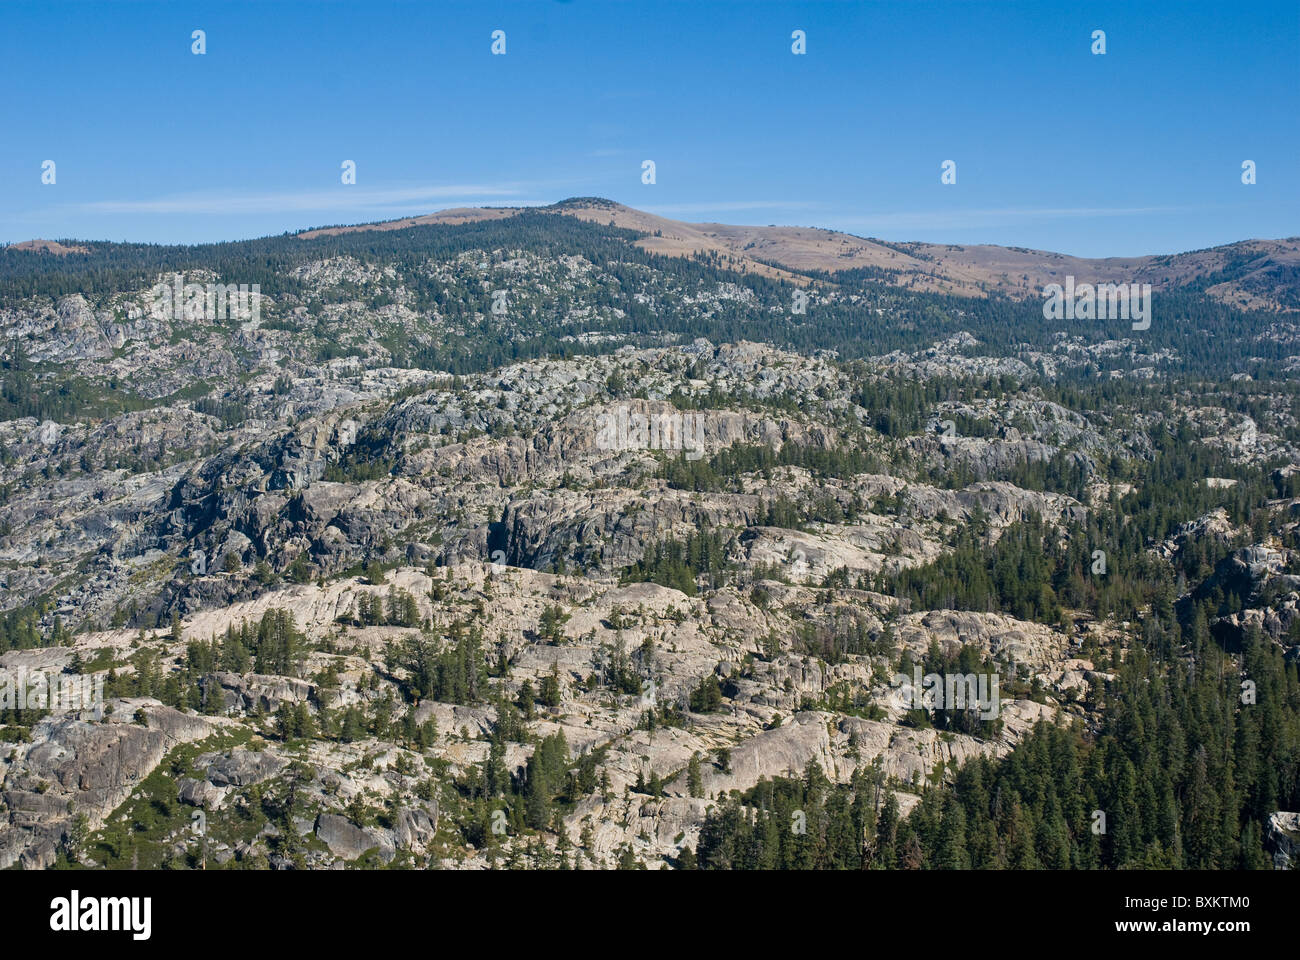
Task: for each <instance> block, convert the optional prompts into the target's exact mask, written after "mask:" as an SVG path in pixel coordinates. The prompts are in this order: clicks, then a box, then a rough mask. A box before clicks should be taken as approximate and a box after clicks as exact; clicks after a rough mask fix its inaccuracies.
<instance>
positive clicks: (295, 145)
mask: <svg viewBox="0 0 1300 960" xmlns="http://www.w3.org/2000/svg"><path fill="white" fill-rule="evenodd" d="M195 29H203V30H205V31H206V35H207V53H206V54H205V55H203V56H195V55H193V54H192V53H191V52H190V47H191V39H190V36H191V32H192V31H193V30H195ZM496 29H501V30H505V31H506V44H507V47H506V49H507V53H506V55H505V56H493V55H492V54H491V52H490V46H491V36H490V35H491V33H492V31H493V30H496ZM795 29H802V30H804V31H806V33H807V54H806V55H804V56H795V55H793V54H792V53H791V50H790V47H791V39H790V34H791V32H792V31H793V30H795ZM1094 29H1103V30H1105V31H1106V41H1107V52H1106V54H1105V55H1104V56H1094V55H1092V53H1091V52H1090V45H1091V39H1090V35H1091V33H1092V31H1093V30H1094ZM0 63H3V64H4V69H3V75H4V82H5V88H6V89H5V93H4V96H3V98H0V131H3V133H2V134H0V136H2V137H3V141H4V146H3V149H2V150H0V241H6V242H9V241H16V240H25V239H29V238H32V237H47V238H56V237H57V238H66V237H75V238H86V239H106V240H145V241H158V242H201V241H205V240H224V239H236V238H243V237H254V236H261V235H266V234H272V233H280V232H283V231H285V230H296V229H300V228H305V227H309V226H319V225H324V224H333V223H356V222H363V221H370V220H378V219H389V218H393V217H399V216H407V215H412V214H419V213H427V212H430V211H432V210H437V209H442V208H445V207H452V206H465V205H480V204H490V205H521V204H530V203H549V202H552V201H555V200H558V199H562V198H564V197H568V196H592V195H595V196H604V197H609V198H611V199H614V200H618V201H620V202H622V203H627V204H629V205H632V206H635V207H640V208H643V209H648V210H651V211H653V212H655V213H660V214H662V215H664V216H670V217H675V218H678V219H684V220H716V221H722V222H731V223H758V224H764V223H781V224H787V223H789V224H803V225H814V226H825V227H831V228H835V229H842V230H848V231H850V232H853V233H857V234H862V235H866V236H875V237H881V238H884V239H889V240H928V241H950V242H956V243H979V242H987V243H999V244H1007V245H1014V246H1027V247H1036V248H1041V249H1050V250H1060V251H1063V252H1067V253H1074V254H1079V255H1084V256H1108V255H1113V256H1119V255H1133V254H1141V253H1166V252H1176V251H1182V250H1189V249H1197V248H1200V247H1206V246H1212V245H1215V244H1219V243H1226V242H1230V241H1233V240H1238V239H1243V238H1247V237H1265V236H1267V237H1280V236H1295V235H1297V234H1300V80H1298V79H1297V74H1296V65H1297V64H1298V63H1300V2H1297V0H1285V2H1281V0H1279V2H1268V0H1265V2H1258V3H1250V4H1245V5H1243V4H1239V3H1228V2H1223V3H1201V2H1195V0H1184V2H1173V3H1158V2H1150V3H1146V2H1128V3H1115V4H1102V3H1089V2H1083V3H1075V2H1056V3H1047V2H1043V3H1030V2H1026V3H1012V2H1005V3H964V2H962V3H959V2H934V3H927V2H915V0H913V2H901V3H872V2H843V3H816V4H809V3H803V4H801V3H761V2H759V3H738V2H737V3H718V2H708V0H701V2H680V3H679V2H663V0H644V2H626V3H623V2H612V0H601V2H593V0H567V2H560V0H530V2H526V3H524V2H521V3H491V2H484V3H475V2H465V3H443V2H426V3H419V2H409V3H384V2H370V0H366V2H347V3H310V4H299V3H288V2H258V3H223V4H194V3H184V2H175V3H158V4H154V3H112V2H101V3H94V4H74V3H61V2H58V0H45V2H42V3H25V2H5V3H2V4H0ZM647 159H648V160H654V161H655V164H656V175H657V182H656V183H655V184H654V185H645V184H642V182H641V163H642V161H643V160H647ZM45 160H54V161H55V163H56V165H57V166H56V171H57V173H56V177H57V180H56V183H55V184H53V185H45V184H42V183H41V165H42V162H43V161H45ZM344 160H353V161H355V162H356V164H357V183H356V185H354V186H345V185H343V184H342V183H341V182H340V164H341V163H342V162H343V161H344ZM945 160H953V161H955V162H956V164H957V183H956V184H955V185H951V186H947V185H943V184H941V182H940V173H941V170H940V165H941V164H942V162H943V161H945ZM1243 160H1253V161H1255V163H1256V165H1257V179H1258V182H1257V183H1256V184H1255V185H1253V186H1245V185H1243V184H1242V183H1241V163H1242V161H1243Z"/></svg>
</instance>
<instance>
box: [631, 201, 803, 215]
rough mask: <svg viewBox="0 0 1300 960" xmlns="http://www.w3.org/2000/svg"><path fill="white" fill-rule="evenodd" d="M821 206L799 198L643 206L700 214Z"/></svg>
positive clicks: (650, 210) (652, 210)
mask: <svg viewBox="0 0 1300 960" xmlns="http://www.w3.org/2000/svg"><path fill="white" fill-rule="evenodd" d="M818 206H820V204H816V203H804V202H802V201H798V200H719V201H717V202H716V203H670V204H662V205H661V204H654V205H649V206H642V207H641V208H640V209H642V210H644V211H645V212H646V213H657V214H661V215H667V214H700V213H705V214H707V213H715V212H716V213H727V212H731V211H735V210H809V209H813V208H815V207H818Z"/></svg>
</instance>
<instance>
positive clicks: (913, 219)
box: [834, 206, 1197, 231]
mask: <svg viewBox="0 0 1300 960" xmlns="http://www.w3.org/2000/svg"><path fill="white" fill-rule="evenodd" d="M1195 209H1197V208H1196V207H1186V206H1171V207H996V208H990V209H984V210H915V211H908V212H897V213H869V214H862V215H854V214H849V215H839V216H836V217H835V218H834V226H835V227H836V228H837V229H840V230H854V231H862V230H943V229H954V228H960V229H980V228H983V227H998V226H1006V225H1008V224H1016V223H1023V222H1025V221H1029V220H1067V219H1093V218H1099V217H1141V216H1151V215H1153V214H1164V213H1187V212H1189V211H1192V210H1195Z"/></svg>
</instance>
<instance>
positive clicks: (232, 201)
mask: <svg viewBox="0 0 1300 960" xmlns="http://www.w3.org/2000/svg"><path fill="white" fill-rule="evenodd" d="M525 189H526V187H525V185H524V184H520V183H506V184H455V185H439V186H411V187H392V188H386V189H364V188H359V187H354V186H344V185H342V184H340V185H339V186H337V187H334V188H332V189H329V190H311V191H283V192H275V193H232V192H206V193H192V194H180V195H175V196H170V197H158V198H154V199H148V200H97V201H94V202H91V203H82V204H73V205H72V206H71V208H70V209H72V210H75V211H76V212H79V213H85V214H123V213H134V214H194V215H205V214H248V213H293V212H299V211H312V210H318V211H324V210H386V209H388V208H392V207H409V206H410V205H412V204H420V203H446V202H447V201H458V202H460V203H473V202H480V203H486V202H493V201H496V202H499V201H500V200H502V199H511V200H512V202H515V201H514V198H517V197H519V196H520V195H521V194H522V193H523V192H524V190H525ZM520 205H521V206H522V205H524V204H523V203H522V202H520Z"/></svg>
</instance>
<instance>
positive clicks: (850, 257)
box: [297, 197, 1300, 311]
mask: <svg viewBox="0 0 1300 960" xmlns="http://www.w3.org/2000/svg"><path fill="white" fill-rule="evenodd" d="M523 210H534V211H542V212H548V213H554V214H557V215H561V216H571V217H576V218H578V219H580V220H589V221H596V222H600V223H605V224H612V225H614V226H617V227H623V228H625V229H629V230H636V231H639V232H643V233H645V234H647V236H645V237H643V238H642V239H640V240H638V241H637V246H639V247H641V248H643V249H645V250H647V251H650V252H653V253H659V254H663V255H666V256H690V255H692V254H695V253H712V254H717V255H720V256H725V257H729V258H732V260H733V261H735V264H736V268H737V269H741V270H744V271H745V272H751V273H757V274H760V275H764V276H770V277H772V278H773V279H780V280H790V281H794V282H801V279H806V278H807V277H808V276H810V275H819V274H827V275H832V276H828V277H827V279H831V280H833V279H834V277H833V274H836V273H840V272H842V271H847V270H860V269H864V268H865V269H870V270H875V271H880V272H882V273H883V277H882V279H884V280H885V281H886V282H888V283H890V284H891V285H893V286H898V287H903V288H906V289H909V290H915V291H919V292H930V293H949V294H954V295H957V296H968V297H984V296H988V295H989V294H990V293H1002V294H1005V295H1007V296H1010V297H1014V298H1016V299H1023V298H1028V297H1036V296H1039V295H1040V294H1041V292H1042V289H1043V287H1044V286H1045V285H1047V284H1049V283H1059V282H1061V281H1062V279H1063V278H1064V277H1066V276H1067V275H1068V276H1073V277H1074V278H1075V281H1076V282H1077V283H1102V282H1108V281H1109V282H1114V283H1119V282H1124V283H1149V284H1151V285H1152V287H1153V288H1154V289H1155V290H1157V291H1159V290H1164V289H1169V288H1172V287H1186V286H1194V285H1195V286H1202V287H1203V289H1204V292H1205V293H1206V294H1208V295H1209V296H1211V297H1213V298H1214V299H1216V300H1218V301H1220V302H1222V303H1225V304H1230V305H1232V306H1234V307H1237V308H1239V309H1243V310H1287V311H1293V310H1300V236H1297V237H1288V238H1285V239H1277V240H1270V239H1252V240H1241V241H1237V242H1236V243H1230V244H1225V245H1223V246H1218V247H1209V248H1207V249H1204V250H1194V251H1189V252H1186V253H1176V254H1160V255H1148V256H1142V257H1107V258H1103V259H1095V258H1086V257H1075V256H1070V255H1068V254H1063V253H1054V252H1052V251H1047V250H1031V249H1027V248H1024V247H1001V246H996V245H993V244H978V245H962V244H939V243H914V242H909V243H896V242H889V241H882V240H878V239H872V238H866V237H859V236H855V235H853V234H848V233H841V232H838V231H834V230H823V229H821V228H817V227H790V226H766V227H761V226H738V225H728V224H722V223H686V222H684V221H681V220H670V219H668V218H666V217H660V216H657V215H655V214H652V213H647V212H645V211H643V210H637V209H634V208H632V207H628V206H625V205H624V204H621V203H615V202H613V201H610V200H604V199H601V198H598V197H578V198H572V199H569V200H562V201H560V202H559V203H555V204H552V205H551V206H548V207H457V208H452V209H448V210H442V211H438V212H437V213H432V214H428V215H427V216H422V217H407V218H403V219H400V220H389V221H382V222H378V223H369V224H357V225H352V226H335V227H325V228H320V229H315V230H306V231H302V232H301V233H298V234H297V236H299V237H301V238H303V239H308V238H311V237H318V236H330V235H337V234H342V233H355V232H362V231H366V230H401V229H405V228H408V227H414V226H422V225H427V224H462V223H470V222H474V221H478V220H500V219H504V218H507V217H511V216H515V215H516V214H518V213H520V212H521V211H523Z"/></svg>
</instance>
